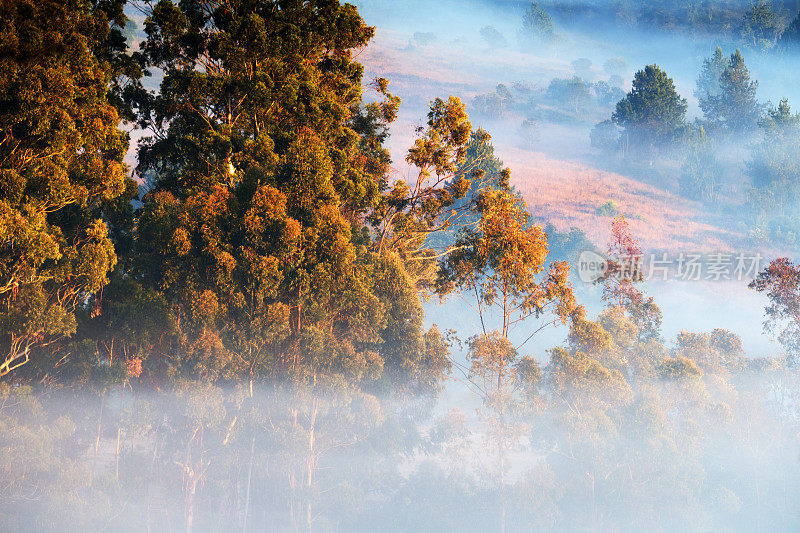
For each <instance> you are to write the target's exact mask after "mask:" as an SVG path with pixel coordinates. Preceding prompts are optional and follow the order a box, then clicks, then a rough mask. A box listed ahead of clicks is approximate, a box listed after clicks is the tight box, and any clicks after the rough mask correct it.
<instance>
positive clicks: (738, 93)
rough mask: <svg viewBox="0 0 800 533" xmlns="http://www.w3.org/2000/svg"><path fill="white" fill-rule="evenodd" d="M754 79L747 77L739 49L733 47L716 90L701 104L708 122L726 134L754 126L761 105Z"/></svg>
mask: <svg viewBox="0 0 800 533" xmlns="http://www.w3.org/2000/svg"><path fill="white" fill-rule="evenodd" d="M757 89H758V81H755V80H753V81H751V80H750V72H749V71H748V69H747V66H746V65H745V64H744V58H743V57H742V54H741V52H739V50H736V52H734V53H733V54H731V57H730V58H729V59H728V64H727V66H726V67H725V70H723V71H722V74H720V77H719V92H718V94H717V95H715V96H711V97H710V98H709V99H708V100H707V101H706V104H705V107H703V113H704V114H705V117H706V120H707V121H708V123H709V124H710V125H711V126H712V127H713V128H716V129H720V130H722V131H724V132H726V133H731V134H742V133H747V132H750V131H752V130H753V129H755V128H756V127H757V126H758V121H759V119H760V118H761V105H760V104H759V103H758V101H757V100H756V91H757Z"/></svg>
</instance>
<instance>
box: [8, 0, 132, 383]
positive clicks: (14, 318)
mask: <svg viewBox="0 0 800 533" xmlns="http://www.w3.org/2000/svg"><path fill="white" fill-rule="evenodd" d="M109 7H111V4H110V5H109ZM119 16H120V21H121V22H123V23H124V18H123V17H122V15H121V13H119ZM0 17H1V18H2V19H3V21H4V24H3V28H2V30H0V71H1V72H0V95H2V96H0V137H2V140H0V183H2V185H0V242H1V243H2V245H0V297H2V301H3V305H2V311H0V337H2V339H3V353H2V356H0V357H1V358H0V376H2V375H5V374H7V373H8V372H9V371H11V370H12V369H13V368H16V367H19V366H20V365H22V364H24V363H26V362H28V361H29V359H30V358H31V357H32V356H34V355H36V358H37V359H39V354H41V360H37V368H36V369H34V368H31V369H29V370H30V371H31V372H35V371H37V370H38V371H41V372H47V371H48V366H49V365H52V364H53V363H55V361H49V360H47V358H46V357H45V356H44V354H45V353H46V350H44V351H42V352H38V353H37V348H42V347H44V346H47V345H50V344H51V343H53V342H55V341H57V340H58V339H59V338H61V337H64V336H70V335H72V334H74V333H75V328H76V318H75V314H74V312H75V309H76V307H80V306H81V305H82V304H83V303H84V302H85V301H86V299H87V298H88V297H89V296H90V295H91V294H93V293H97V292H99V291H100V290H101V289H102V288H103V287H104V286H105V285H106V284H107V283H108V274H109V272H110V271H111V270H112V269H113V268H114V265H115V264H116V262H117V256H116V254H115V252H114V247H113V245H112V243H111V240H110V239H109V236H108V228H107V226H106V224H105V222H104V221H103V218H104V215H105V214H106V210H108V209H109V207H110V205H109V202H110V201H111V200H113V199H115V198H117V197H120V196H121V195H123V194H124V193H126V192H128V191H131V190H132V189H135V186H133V185H132V183H131V181H130V179H129V178H128V177H127V176H126V169H125V166H124V164H123V162H122V158H123V156H124V155H125V151H126V150H127V147H128V139H127V136H126V134H125V133H124V132H122V131H121V130H119V129H118V128H117V126H118V125H119V121H120V119H119V115H118V113H117V110H116V109H115V107H114V106H113V105H112V102H111V101H110V100H109V98H108V96H109V83H110V81H111V78H112V76H113V75H114V73H115V71H114V63H113V57H111V56H110V55H108V54H111V53H112V52H113V50H112V49H109V48H107V44H106V40H107V39H110V38H113V37H114V36H117V35H118V34H119V31H118V29H115V30H114V31H113V32H112V31H111V30H110V29H109V20H108V18H107V14H106V12H104V11H103V10H102V9H99V8H93V6H92V4H90V3H88V2H83V1H78V0H76V1H70V2H61V3H52V2H44V3H43V2H31V1H27V0H13V1H10V2H4V3H3V5H2V7H0ZM128 199H130V197H128ZM50 353H52V350H50Z"/></svg>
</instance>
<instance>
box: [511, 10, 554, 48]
mask: <svg viewBox="0 0 800 533" xmlns="http://www.w3.org/2000/svg"><path fill="white" fill-rule="evenodd" d="M554 36H555V32H554V30H553V20H552V19H551V18H550V14H549V13H548V12H547V10H546V9H545V8H543V7H542V6H540V5H539V4H538V3H536V2H531V5H530V6H528V9H527V10H526V11H525V14H524V15H523V17H522V27H521V28H520V30H519V38H520V41H521V43H522V45H523V46H524V47H527V46H531V45H536V44H547V43H549V42H551V41H552V40H553V37H554Z"/></svg>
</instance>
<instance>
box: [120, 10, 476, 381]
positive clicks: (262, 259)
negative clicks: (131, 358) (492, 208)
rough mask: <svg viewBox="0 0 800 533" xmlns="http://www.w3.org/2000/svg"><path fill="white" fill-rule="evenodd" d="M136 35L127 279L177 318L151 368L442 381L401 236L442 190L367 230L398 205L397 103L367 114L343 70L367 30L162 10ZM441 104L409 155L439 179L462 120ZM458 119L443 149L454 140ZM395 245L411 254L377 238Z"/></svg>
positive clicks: (349, 70)
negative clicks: (159, 74) (143, 74)
mask: <svg viewBox="0 0 800 533" xmlns="http://www.w3.org/2000/svg"><path fill="white" fill-rule="evenodd" d="M144 30H145V33H146V34H147V39H146V40H145V42H144V43H143V45H142V54H143V57H144V59H145V61H146V65H147V66H148V68H158V69H160V70H162V71H163V73H164V76H163V80H162V82H161V86H160V90H159V91H158V92H156V93H152V94H149V95H148V96H147V98H145V99H143V100H142V101H140V102H139V106H140V110H141V113H140V126H142V127H146V128H148V129H149V130H150V131H153V132H154V135H153V136H152V137H150V138H146V139H144V140H143V142H142V144H141V147H140V157H139V172H140V174H142V175H144V176H147V177H148V179H149V184H148V185H149V191H148V193H147V195H146V196H145V197H144V199H143V204H144V205H143V206H142V208H141V209H140V210H139V211H138V212H137V213H136V216H137V226H136V239H135V246H134V249H133V250H132V252H131V260H130V262H129V264H130V266H129V269H128V270H127V271H126V272H125V276H127V277H128V278H130V279H133V280H135V283H139V284H141V285H142V286H143V289H142V290H143V291H144V292H147V291H155V292H157V293H159V294H160V295H162V297H163V299H164V301H165V302H166V305H167V306H168V308H169V313H170V315H171V316H174V317H175V322H174V324H175V328H174V331H173V332H172V333H171V335H170V341H169V342H170V343H171V344H172V347H173V349H172V350H171V351H170V355H169V357H168V359H166V360H164V359H163V357H164V355H163V353H159V354H158V355H159V358H161V359H162V360H161V361H150V362H149V363H150V364H152V365H156V366H157V367H164V366H166V367H167V368H171V369H172V370H171V372H177V373H179V374H186V375H188V376H197V377H203V378H204V379H208V380H212V381H213V380H220V379H222V380H226V379H234V378H241V377H243V376H250V377H253V378H256V379H264V378H268V377H277V376H285V377H290V378H292V379H298V380H306V381H308V382H310V383H314V382H315V380H316V379H317V378H318V376H320V375H332V374H336V375H344V376H347V378H348V379H350V380H354V381H355V382H358V381H361V380H365V381H366V380H369V381H374V380H375V379H377V378H378V377H379V376H380V375H381V374H382V372H383V370H384V363H386V364H387V365H388V366H389V367H391V368H388V369H387V371H388V372H387V373H388V374H390V375H392V376H396V377H397V379H400V376H403V377H404V378H408V379H413V378H412V377H411V376H412V375H413V376H418V377H420V379H422V380H423V381H424V383H425V384H427V385H431V384H432V382H434V381H436V380H437V379H438V376H440V374H437V372H438V371H440V370H441V371H446V367H445V366H444V365H443V364H442V362H441V360H440V359H441V357H440V355H441V354H440V353H439V352H440V350H439V347H438V346H435V345H434V344H435V342H434V341H435V339H434V338H433V337H435V335H433V334H431V335H433V336H428V337H424V338H423V332H422V330H421V327H422V320H421V308H420V306H419V302H418V293H417V289H418V288H419V286H418V283H419V278H420V277H421V276H423V275H424V274H423V273H421V270H423V267H424V261H416V262H414V261H412V262H409V261H408V259H409V258H408V255H409V254H417V253H418V252H419V249H420V248H422V244H424V236H423V237H420V236H421V235H423V234H422V233H420V232H414V230H415V229H416V227H414V228H412V227H411V226H413V225H414V224H417V223H420V220H422V222H425V221H433V220H435V219H436V218H437V217H438V213H439V212H438V211H437V208H436V207H435V206H432V205H431V199H432V197H435V196H436V194H445V192H443V191H436V192H435V193H433V192H431V190H427V191H426V192H427V193H430V194H428V195H427V196H424V195H423V196H424V197H423V196H419V197H415V198H414V200H413V202H412V203H413V208H409V209H416V210H417V211H414V215H413V216H409V214H408V212H404V215H405V217H399V216H396V217H395V218H394V219H392V220H388V219H383V218H382V214H383V213H384V212H385V206H386V205H387V204H390V203H391V202H392V201H394V200H398V201H400V200H399V198H397V197H396V196H393V194H395V193H397V192H398V191H399V189H397V188H390V187H389V184H388V183H387V180H386V175H387V174H388V164H389V155H388V151H387V150H386V149H385V148H384V147H383V146H382V143H383V142H384V141H385V139H386V137H387V135H388V133H387V127H388V124H389V123H390V122H391V121H392V120H394V118H395V116H396V112H397V108H398V106H399V103H400V101H399V99H398V98H396V97H394V96H392V95H391V94H390V93H389V92H388V82H387V81H386V80H384V79H377V80H375V81H374V82H373V83H372V84H370V85H369V86H368V87H369V88H371V89H372V90H374V91H375V92H376V93H377V95H378V96H379V100H378V101H377V102H374V103H369V104H365V103H363V102H362V86H361V82H362V72H363V68H362V66H361V65H360V64H358V63H357V62H355V61H354V59H353V55H354V50H357V49H358V48H361V47H363V46H365V45H366V43H367V42H368V40H369V39H370V38H371V36H372V35H373V29H372V28H370V27H368V26H366V25H365V24H364V21H363V20H362V19H361V18H360V16H359V15H358V13H357V11H356V10H355V8H354V7H352V6H350V5H341V4H340V3H339V2H328V1H326V2H318V3H291V2H290V3H288V4H287V3H284V2H278V1H270V2H254V1H251V0H236V1H234V2H222V1H214V2H201V1H194V0H191V1H188V2H182V3H180V4H175V3H172V2H169V1H166V0H165V1H161V2H158V3H156V4H155V5H153V7H152V10H151V11H150V12H149V16H148V18H147V20H146V21H145V26H144ZM439 102H440V103H439V107H437V108H436V109H435V110H434V111H432V117H434V118H432V119H431V120H432V121H433V122H436V124H437V125H439V127H440V129H438V130H436V132H435V133H431V135H432V136H434V137H435V139H434V140H432V141H431V142H430V143H429V144H419V143H418V146H417V147H416V151H414V153H415V154H416V155H417V156H419V158H420V161H421V160H422V159H424V158H427V159H426V162H427V164H430V165H433V166H437V165H439V166H438V167H437V169H441V168H442V165H444V166H447V165H449V164H450V163H449V162H448V163H445V162H444V160H443V159H442V157H443V156H442V153H441V152H436V150H437V149H438V147H439V145H436V144H435V143H436V142H438V140H439V137H436V136H437V135H439V133H441V131H442V129H441V128H447V127H448V126H449V125H450V124H451V122H450V120H451V119H452V118H453V116H454V115H453V113H454V112H455V111H457V110H460V111H461V112H462V114H463V105H461V104H460V102H457V101H455V100H453V101H451V102H450V103H449V104H446V103H444V102H441V101H439ZM448 106H449V107H448ZM458 106H461V107H458ZM462 118H463V121H462V122H463V124H462V123H459V125H458V128H457V131H454V132H453V136H452V137H451V138H449V139H447V142H450V143H451V145H448V146H453V147H454V148H453V149H456V148H455V146H456V145H458V146H460V144H464V143H466V140H467V137H468V134H469V130H470V126H469V122H468V120H467V119H466V115H465V114H463V117H462ZM459 143H460V144H459ZM458 149H460V148H458ZM425 150H430V152H425ZM412 151H413V150H412ZM422 152H424V154H423V153H422ZM426 168H427V167H426ZM448 168H450V167H448ZM447 194H449V191H448V192H447ZM423 204H424V205H423ZM403 206H408V203H405V204H403ZM401 211H402V209H401ZM415 216H418V217H419V218H414V217H415ZM425 217H427V218H425ZM379 221H383V222H385V224H384V225H381V224H380V222H379ZM373 222H374V223H375V225H374V226H373V225H371V223H373ZM400 234H402V235H404V236H407V238H408V239H409V241H413V242H409V241H406V242H404V243H403V244H399V243H397V242H396V241H391V240H390V239H391V238H395V237H398V235H400ZM405 244H407V246H406V247H405V248H404V247H403V246H404V245H405ZM434 263H435V261H434ZM415 269H416V270H415ZM428 338H429V339H430V340H431V342H432V343H433V344H430V345H428V344H429V343H427V342H425V340H424V339H428ZM405 348H409V350H405ZM382 350H384V352H383V353H382ZM426 361H429V362H430V363H431V364H430V365H427V364H426ZM434 374H435V376H434Z"/></svg>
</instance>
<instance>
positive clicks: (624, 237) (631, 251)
mask: <svg viewBox="0 0 800 533" xmlns="http://www.w3.org/2000/svg"><path fill="white" fill-rule="evenodd" d="M606 253H607V255H608V258H607V259H606V266H605V270H604V272H603V275H602V276H601V277H600V278H598V280H597V283H602V284H603V300H605V301H606V302H609V305H611V306H613V307H618V308H620V309H625V308H627V307H628V306H629V305H631V303H632V302H633V301H634V300H636V299H637V298H639V297H641V293H640V292H639V290H638V289H637V288H636V287H635V286H634V283H638V282H640V281H642V270H641V268H642V264H641V260H642V249H641V248H640V247H639V242H638V241H637V240H636V239H635V238H634V237H633V235H631V232H630V228H629V224H628V221H627V220H625V215H619V216H616V217H614V220H612V221H611V239H610V240H609V241H608V246H607V249H606Z"/></svg>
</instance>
